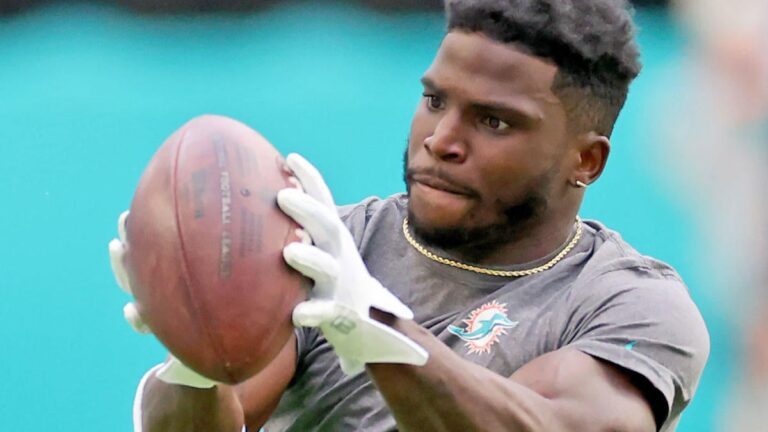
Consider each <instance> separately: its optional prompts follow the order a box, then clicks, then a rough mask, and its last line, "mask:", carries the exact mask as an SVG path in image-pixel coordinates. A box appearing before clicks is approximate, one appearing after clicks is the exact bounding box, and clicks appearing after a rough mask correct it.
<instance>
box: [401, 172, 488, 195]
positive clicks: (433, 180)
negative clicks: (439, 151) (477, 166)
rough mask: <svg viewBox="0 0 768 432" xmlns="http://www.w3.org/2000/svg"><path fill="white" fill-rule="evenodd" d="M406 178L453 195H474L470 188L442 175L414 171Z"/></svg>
mask: <svg viewBox="0 0 768 432" xmlns="http://www.w3.org/2000/svg"><path fill="white" fill-rule="evenodd" d="M408 178H409V179H410V180H411V181H413V182H416V183H419V184H422V185H424V186H427V187H430V188H432V189H437V190H439V191H443V192H448V193H452V194H455V195H466V196H474V195H475V194H474V192H473V191H472V190H470V189H468V188H466V187H463V186H460V185H457V184H456V183H454V182H451V181H449V180H446V179H444V178H442V177H438V176H434V175H431V174H425V173H414V174H410V175H409V176H408Z"/></svg>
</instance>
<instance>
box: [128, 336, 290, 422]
mask: <svg viewBox="0 0 768 432" xmlns="http://www.w3.org/2000/svg"><path fill="white" fill-rule="evenodd" d="M295 369H296V338H295V336H294V337H292V338H291V339H290V340H289V341H288V343H287V344H286V345H285V347H284V348H283V350H282V351H281V352H280V354H278V356H277V357H276V358H275V360H273V361H272V362H271V363H270V364H269V365H268V366H267V367H266V368H265V369H264V370H263V371H261V372H260V373H259V374H257V375H256V376H254V377H253V378H251V379H249V380H248V381H246V382H244V383H242V384H240V385H238V386H234V387H232V386H227V385H223V384H218V385H216V386H214V387H212V388H209V389H199V388H193V387H188V386H184V385H176V384H167V383H165V382H163V381H161V380H160V379H158V378H157V377H155V374H154V371H150V372H149V373H148V374H147V376H146V380H143V384H144V385H143V386H142V385H140V386H139V390H138V392H137V395H136V406H135V408H134V409H135V412H134V418H135V427H136V428H137V429H136V430H137V431H138V432H154V431H162V432H173V431H179V432H182V431H183V432H196V431H200V432H202V431H221V432H227V431H232V432H240V431H241V430H242V427H243V424H245V425H247V426H248V428H249V429H250V430H258V429H259V427H261V425H262V424H264V423H265V422H266V421H267V419H268V418H269V416H270V414H271V413H272V411H273V410H274V409H275V407H276V406H277V403H278V402H279V401H280V397H281V395H282V394H283V391H285V388H286V387H287V386H288V383H289V382H290V380H291V378H292V377H293V374H294V372H295ZM139 424H141V427H139Z"/></svg>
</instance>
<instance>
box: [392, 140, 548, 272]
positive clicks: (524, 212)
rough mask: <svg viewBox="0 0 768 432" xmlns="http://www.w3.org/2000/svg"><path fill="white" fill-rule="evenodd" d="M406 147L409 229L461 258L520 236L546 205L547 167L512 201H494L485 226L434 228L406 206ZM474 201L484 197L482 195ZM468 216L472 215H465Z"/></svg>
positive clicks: (477, 257)
mask: <svg viewBox="0 0 768 432" xmlns="http://www.w3.org/2000/svg"><path fill="white" fill-rule="evenodd" d="M410 173H411V172H410V171H409V167H408V149H407V148H406V151H405V155H404V157H403V178H404V181H405V186H406V193H407V194H408V197H409V201H408V221H409V225H410V226H411V228H412V229H413V232H414V233H415V234H416V235H417V236H418V237H419V238H420V239H421V240H422V241H423V242H424V243H425V244H426V245H428V246H432V247H436V248H440V249H443V250H446V251H455V252H457V253H458V254H460V255H461V256H462V257H464V258H466V259H469V260H471V261H474V262H480V261H482V260H483V259H484V258H486V257H488V256H490V255H491V254H493V253H494V252H495V251H496V250H498V248H499V247H501V246H503V245H505V244H509V243H511V242H514V241H515V240H517V239H520V238H521V237H523V236H524V234H525V233H526V232H527V231H529V230H530V228H531V227H533V226H535V225H536V224H537V223H538V222H539V221H540V220H541V217H542V214H543V213H545V211H546V209H547V208H548V206H549V201H548V199H547V196H548V192H549V191H550V189H551V185H552V183H553V178H554V177H555V175H556V170H554V169H553V170H550V171H548V172H546V173H544V174H543V175H541V176H539V177H538V178H536V179H534V181H532V182H531V184H533V185H534V186H532V187H531V188H529V189H528V190H527V191H525V192H524V193H523V194H521V197H520V198H519V199H517V200H515V201H513V202H501V201H500V200H498V199H497V200H495V202H493V203H492V204H490V205H492V206H493V208H494V209H496V217H494V218H493V220H494V221H493V222H491V223H487V224H485V225H474V226H454V227H435V226H431V225H429V224H428V223H426V222H425V221H423V220H421V219H419V217H418V215H416V214H415V213H414V212H413V209H412V207H411V205H410V194H411V185H410V181H409V180H408V179H409V174H410ZM477 199H478V200H481V204H482V200H483V199H484V198H483V197H482V196H479V194H478V197H477ZM486 205H489V204H486ZM468 219H469V220H471V219H472V214H471V213H470V214H469V215H468Z"/></svg>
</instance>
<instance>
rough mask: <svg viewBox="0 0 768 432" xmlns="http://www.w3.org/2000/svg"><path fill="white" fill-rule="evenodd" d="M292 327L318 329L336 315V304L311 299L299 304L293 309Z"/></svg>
mask: <svg viewBox="0 0 768 432" xmlns="http://www.w3.org/2000/svg"><path fill="white" fill-rule="evenodd" d="M292 315H293V316H292V317H293V325H294V326H296V327H318V326H320V325H321V324H322V323H324V322H326V321H331V320H333V319H334V318H335V317H336V316H337V315H338V313H337V309H336V304H335V302H333V301H330V300H323V299H312V300H307V301H305V302H302V303H299V304H297V305H296V307H294V308H293V314H292Z"/></svg>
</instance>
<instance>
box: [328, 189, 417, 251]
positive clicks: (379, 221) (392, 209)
mask: <svg viewBox="0 0 768 432" xmlns="http://www.w3.org/2000/svg"><path fill="white" fill-rule="evenodd" d="M406 208H407V198H406V196H405V194H402V193H400V194H395V195H392V196H390V197H387V198H379V197H375V196H374V197H368V198H365V199H364V200H362V201H360V202H359V203H356V204H350V205H344V206H339V207H338V213H339V217H340V218H341V220H342V221H344V224H345V225H346V226H347V228H348V229H349V231H350V232H351V233H352V236H353V237H354V238H355V240H356V242H357V244H358V246H360V244H361V243H362V241H363V238H364V237H365V236H366V235H368V236H370V235H371V233H372V232H373V231H376V230H377V229H378V227H379V226H381V225H383V224H386V225H387V226H389V225H391V224H393V223H397V224H399V223H402V218H403V217H404V216H405V214H406V212H407V209H406Z"/></svg>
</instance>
